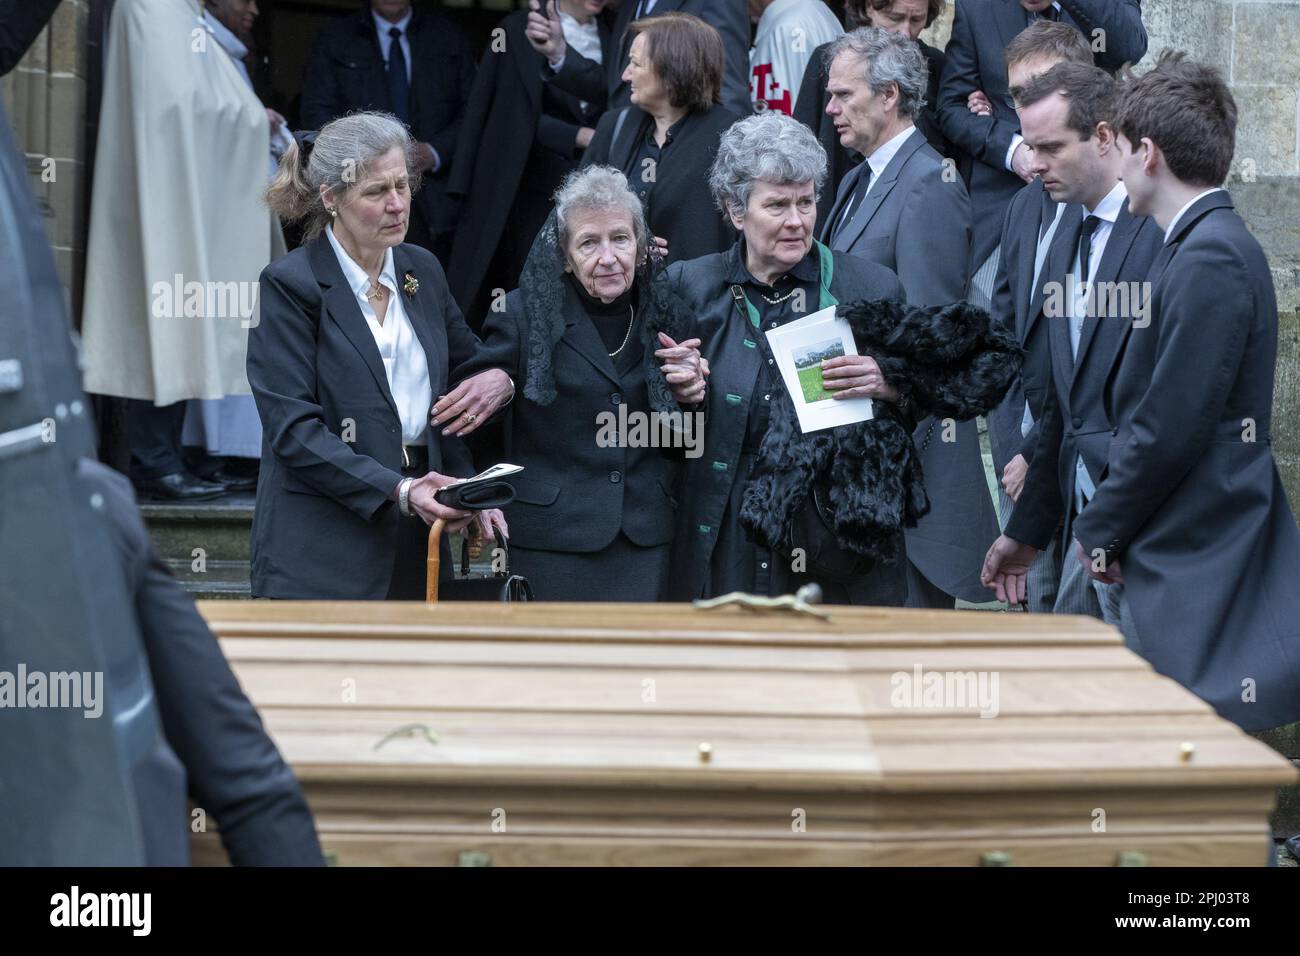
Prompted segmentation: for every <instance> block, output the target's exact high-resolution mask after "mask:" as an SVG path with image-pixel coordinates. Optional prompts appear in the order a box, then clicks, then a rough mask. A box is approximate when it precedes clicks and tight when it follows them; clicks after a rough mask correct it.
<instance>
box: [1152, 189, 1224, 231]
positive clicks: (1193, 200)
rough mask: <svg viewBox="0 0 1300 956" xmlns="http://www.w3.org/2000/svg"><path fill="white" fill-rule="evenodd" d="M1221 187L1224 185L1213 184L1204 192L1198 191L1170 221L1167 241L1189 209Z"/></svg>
mask: <svg viewBox="0 0 1300 956" xmlns="http://www.w3.org/2000/svg"><path fill="white" fill-rule="evenodd" d="M1221 189H1223V187H1222V186H1211V187H1210V188H1209V189H1207V190H1205V191H1204V192H1202V193H1198V194H1197V195H1195V196H1193V197H1192V198H1191V199H1190V200H1188V202H1187V205H1185V206H1183V208H1182V209H1180V210H1178V212H1177V213H1175V214H1174V218H1173V219H1171V220H1170V221H1169V228H1168V229H1166V230H1165V242H1168V241H1169V237H1170V236H1172V235H1173V234H1174V230H1175V229H1176V228H1178V222H1179V220H1180V219H1182V218H1183V215H1184V214H1185V213H1186V212H1187V210H1189V209H1191V208H1192V207H1193V206H1195V205H1196V204H1197V203H1198V202H1200V201H1201V200H1202V199H1204V198H1205V197H1206V196H1208V195H1209V194H1210V193H1213V192H1218V191H1219V190H1221Z"/></svg>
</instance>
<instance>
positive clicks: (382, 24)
mask: <svg viewBox="0 0 1300 956" xmlns="http://www.w3.org/2000/svg"><path fill="white" fill-rule="evenodd" d="M414 9H415V8H414V7H412V8H411V9H410V10H407V11H406V16H404V17H402V19H400V20H398V21H397V22H396V23H390V22H389V21H387V20H385V19H384V18H383V17H381V16H380V15H379V14H377V13H375V11H374V9H371V11H370V16H371V17H372V18H373V19H374V21H375V29H376V30H378V31H379V35H380V36H381V37H384V38H385V39H391V38H390V37H389V36H388V31H389V30H391V29H392V28H393V27H397V29H399V30H401V31H402V35H403V36H405V35H406V28H407V27H408V26H410V25H411V14H412V13H413V12H414Z"/></svg>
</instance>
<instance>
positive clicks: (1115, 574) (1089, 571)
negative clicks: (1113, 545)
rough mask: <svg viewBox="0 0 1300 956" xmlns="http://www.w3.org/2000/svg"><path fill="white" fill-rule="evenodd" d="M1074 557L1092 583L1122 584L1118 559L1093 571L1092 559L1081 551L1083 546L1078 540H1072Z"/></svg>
mask: <svg viewBox="0 0 1300 956" xmlns="http://www.w3.org/2000/svg"><path fill="white" fill-rule="evenodd" d="M1074 556H1075V557H1076V558H1078V559H1079V563H1080V564H1081V565H1083V571H1084V573H1085V574H1086V575H1088V577H1090V578H1092V579H1093V580H1094V581H1100V582H1101V583H1102V584H1123V583H1124V574H1123V572H1121V571H1120V567H1119V558H1112V559H1111V561H1110V563H1108V564H1105V565H1104V566H1103V569H1102V570H1101V571H1095V570H1093V567H1092V557H1091V556H1090V555H1089V554H1088V552H1087V551H1085V550H1084V549H1083V544H1082V543H1081V542H1080V541H1079V539H1078V538H1075V539H1074Z"/></svg>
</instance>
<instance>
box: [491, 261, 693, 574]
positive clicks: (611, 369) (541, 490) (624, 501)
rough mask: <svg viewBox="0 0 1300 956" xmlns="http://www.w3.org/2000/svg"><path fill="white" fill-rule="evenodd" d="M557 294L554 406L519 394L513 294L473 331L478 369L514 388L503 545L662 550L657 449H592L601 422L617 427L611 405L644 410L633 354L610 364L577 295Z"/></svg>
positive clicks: (524, 356)
mask: <svg viewBox="0 0 1300 956" xmlns="http://www.w3.org/2000/svg"><path fill="white" fill-rule="evenodd" d="M563 287H564V289H563V305H562V309H563V314H564V334H563V336H562V337H561V338H560V340H559V342H558V343H557V344H556V346H555V349H554V352H553V354H552V357H551V362H552V365H551V369H552V372H553V374H554V376H555V388H556V398H555V401H553V402H551V404H549V405H540V404H538V403H537V402H534V401H532V400H531V399H529V398H527V397H526V396H525V394H524V390H525V385H526V370H527V368H528V356H529V338H528V329H527V319H526V317H525V313H524V308H523V296H522V294H521V292H520V291H519V290H517V289H516V290H515V291H513V292H511V293H510V294H509V295H507V296H506V300H505V310H504V311H503V312H489V313H488V316H487V319H486V321H485V323H484V326H483V337H484V346H485V351H484V354H483V357H482V359H481V360H480V363H478V364H481V365H482V366H483V367H485V368H491V367H498V368H502V369H505V370H506V371H507V372H508V373H509V374H510V376H511V378H513V379H514V380H515V382H516V383H517V384H518V388H519V390H518V393H517V394H516V397H515V400H514V401H513V402H512V403H511V404H510V405H509V406H508V407H507V408H506V412H505V415H504V426H505V436H504V437H505V459H506V460H507V461H509V462H511V463H512V464H515V465H523V466H524V469H525V470H524V472H523V473H522V474H520V475H518V476H517V477H515V478H511V479H510V481H511V484H513V485H514V487H515V501H514V504H512V505H511V506H509V507H508V508H507V509H506V517H507V519H508V520H509V522H510V541H511V543H512V544H517V545H519V546H521V547H525V548H533V549H537V550H542V551H565V552H593V551H600V550H602V549H603V548H605V547H607V546H609V545H610V544H611V543H613V541H614V539H615V538H616V537H617V536H618V534H619V532H620V531H622V532H623V533H624V534H626V535H627V537H628V538H629V539H630V540H631V541H632V542H633V543H635V544H638V545H642V546H645V547H649V546H652V545H660V544H666V543H667V542H669V541H671V540H672V537H673V502H672V488H673V480H674V475H675V471H676V465H675V463H674V462H673V461H672V460H671V459H670V458H669V457H668V456H667V455H666V454H665V453H664V452H663V451H662V450H661V449H659V448H648V447H646V448H623V447H617V446H611V447H602V445H601V442H600V441H599V440H598V437H599V435H600V433H601V431H602V419H601V417H600V416H602V414H603V413H606V412H608V413H611V414H612V415H613V416H615V418H617V417H618V416H619V414H620V408H619V407H620V406H621V405H626V406H627V411H628V413H629V414H631V413H639V414H645V413H648V412H649V411H650V399H649V394H648V391H647V389H646V363H645V361H644V360H643V358H642V354H643V353H638V352H636V351H635V350H630V351H629V350H626V349H625V354H624V355H622V356H616V357H615V358H610V356H609V353H608V351H607V350H606V348H605V346H604V343H603V342H602V341H601V338H600V334H599V333H598V332H597V330H596V327H595V326H594V325H593V324H592V321H591V319H590V318H588V317H587V315H586V314H585V312H584V311H583V308H582V304H581V302H580V300H579V297H578V294H577V293H576V292H574V290H573V289H572V288H571V287H570V286H569V283H568V282H567V281H566V282H564V283H563ZM634 334H636V335H638V336H639V335H640V334H641V330H640V329H639V328H638V329H637V330H636V332H635V333H634ZM628 420H629V421H630V422H635V418H630V419H628Z"/></svg>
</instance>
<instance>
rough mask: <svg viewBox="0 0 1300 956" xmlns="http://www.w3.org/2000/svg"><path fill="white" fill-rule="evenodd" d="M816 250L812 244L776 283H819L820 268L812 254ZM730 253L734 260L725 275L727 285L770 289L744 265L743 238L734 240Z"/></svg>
mask: <svg viewBox="0 0 1300 956" xmlns="http://www.w3.org/2000/svg"><path fill="white" fill-rule="evenodd" d="M816 248H817V246H816V245H815V244H814V245H813V246H812V247H811V248H810V249H809V250H808V254H807V255H806V256H804V257H803V258H802V259H800V260H799V261H798V262H797V263H796V264H795V267H794V268H793V269H791V270H790V271H789V272H787V273H786V274H785V275H783V276H781V278H779V279H777V280H776V281H777V282H780V281H781V280H782V279H794V280H797V281H799V282H817V281H819V280H820V279H821V268H820V266H819V264H818V262H817V258H816V255H815V252H814V250H816ZM732 251H733V253H734V254H735V259H734V260H733V262H732V263H731V269H730V270H729V271H728V273H727V284H728V285H736V284H740V285H744V284H745V283H749V284H750V285H752V286H753V287H754V288H756V289H769V288H771V286H768V285H765V284H764V283H762V282H759V281H758V280H757V279H755V278H754V277H753V276H752V275H750V272H749V267H748V266H746V265H745V237H744V236H741V237H740V238H739V239H738V240H736V244H735V245H734V246H733V247H732Z"/></svg>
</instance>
